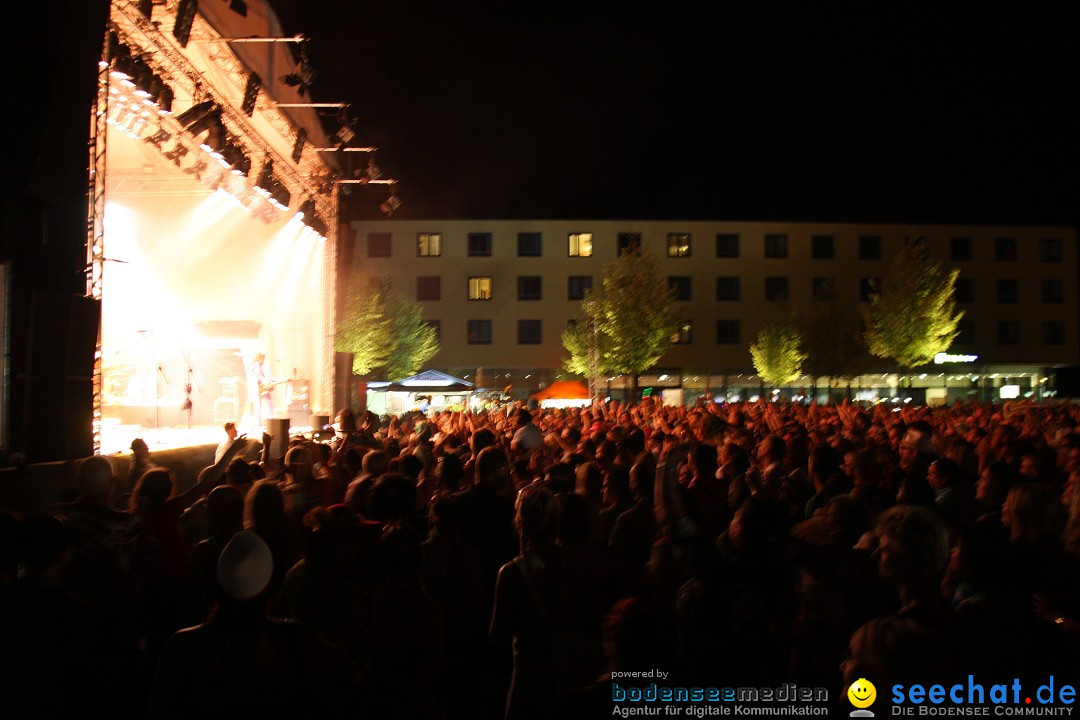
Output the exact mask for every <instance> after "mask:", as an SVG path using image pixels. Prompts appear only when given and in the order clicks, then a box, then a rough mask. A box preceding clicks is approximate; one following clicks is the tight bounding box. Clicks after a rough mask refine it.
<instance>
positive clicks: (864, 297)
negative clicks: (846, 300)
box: [859, 278, 881, 302]
mask: <svg viewBox="0 0 1080 720" xmlns="http://www.w3.org/2000/svg"><path fill="white" fill-rule="evenodd" d="M880 284H881V278H860V279H859V302H870V296H871V295H873V294H874V293H876V292H877V287H878V285H880Z"/></svg>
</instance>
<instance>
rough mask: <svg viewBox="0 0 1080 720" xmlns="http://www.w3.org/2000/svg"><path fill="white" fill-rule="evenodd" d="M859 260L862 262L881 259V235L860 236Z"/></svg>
mask: <svg viewBox="0 0 1080 720" xmlns="http://www.w3.org/2000/svg"><path fill="white" fill-rule="evenodd" d="M859 259H860V260H880V259H881V236H880V235H860V236H859Z"/></svg>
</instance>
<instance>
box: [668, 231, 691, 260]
mask: <svg viewBox="0 0 1080 720" xmlns="http://www.w3.org/2000/svg"><path fill="white" fill-rule="evenodd" d="M667 256H668V257H690V233H668V236H667Z"/></svg>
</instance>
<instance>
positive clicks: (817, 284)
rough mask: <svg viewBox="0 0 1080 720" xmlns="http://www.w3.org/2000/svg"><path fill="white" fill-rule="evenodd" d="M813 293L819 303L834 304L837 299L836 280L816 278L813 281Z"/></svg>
mask: <svg viewBox="0 0 1080 720" xmlns="http://www.w3.org/2000/svg"><path fill="white" fill-rule="evenodd" d="M811 292H812V293H813V296H814V299H815V300H817V301H818V302H832V301H833V300H835V299H836V278H831V277H816V278H814V279H813V280H812V281H811Z"/></svg>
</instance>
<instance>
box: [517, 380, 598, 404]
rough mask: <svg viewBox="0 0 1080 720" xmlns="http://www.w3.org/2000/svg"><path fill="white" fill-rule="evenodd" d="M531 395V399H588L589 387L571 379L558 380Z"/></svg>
mask: <svg viewBox="0 0 1080 720" xmlns="http://www.w3.org/2000/svg"><path fill="white" fill-rule="evenodd" d="M531 397H532V399H533V400H588V399H589V388H587V387H585V386H584V385H582V384H581V383H579V382H576V381H573V380H559V381H558V382H553V383H551V384H550V385H548V386H547V387H546V388H544V389H543V390H541V391H540V392H538V393H536V394H534V395H532V396H531Z"/></svg>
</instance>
